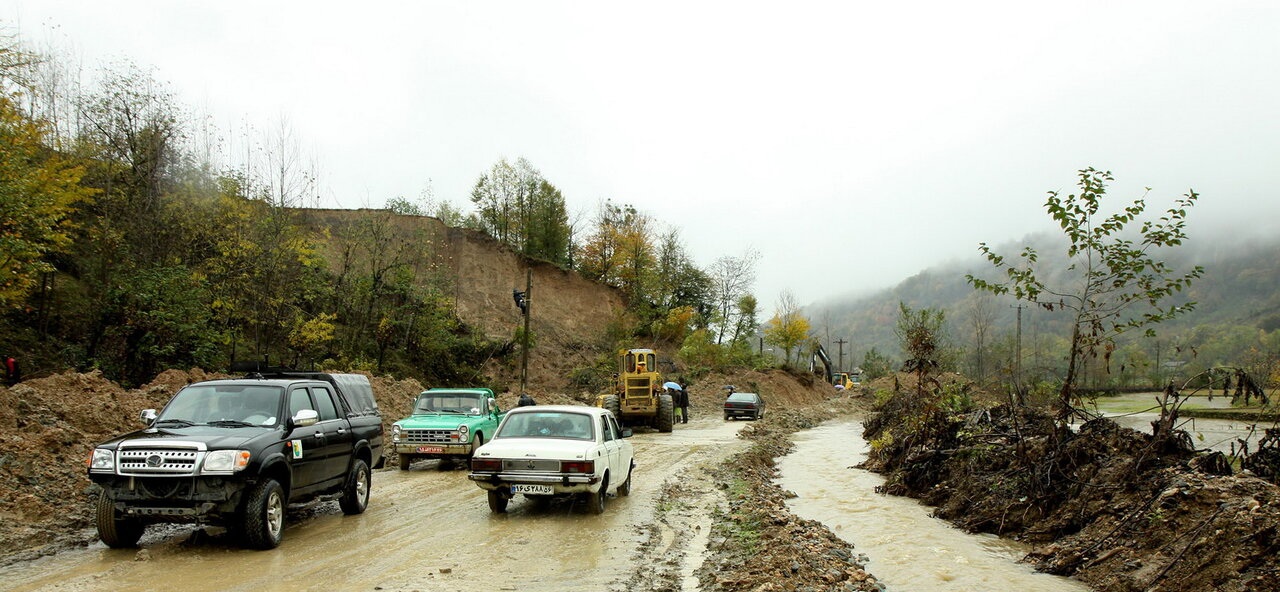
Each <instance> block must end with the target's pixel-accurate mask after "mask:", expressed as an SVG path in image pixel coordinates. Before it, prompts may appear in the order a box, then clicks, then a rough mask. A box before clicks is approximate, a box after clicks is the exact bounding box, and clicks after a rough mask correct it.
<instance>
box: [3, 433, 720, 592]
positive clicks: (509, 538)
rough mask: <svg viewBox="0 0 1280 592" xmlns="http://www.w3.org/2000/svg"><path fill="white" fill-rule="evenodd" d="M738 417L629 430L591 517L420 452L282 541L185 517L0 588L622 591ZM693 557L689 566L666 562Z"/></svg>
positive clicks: (32, 566) (56, 561) (319, 510)
mask: <svg viewBox="0 0 1280 592" xmlns="http://www.w3.org/2000/svg"><path fill="white" fill-rule="evenodd" d="M740 427H741V424H739V423H738V422H730V423H725V422H722V421H720V418H718V417H716V418H714V419H711V418H703V419H701V420H699V419H697V418H695V420H694V421H691V422H690V423H689V424H687V425H680V426H678V427H677V429H676V431H675V432H673V433H670V434H659V433H652V432H649V433H637V434H636V435H635V436H634V437H633V438H631V440H630V441H631V442H632V444H633V445H634V446H635V448H636V462H637V468H636V472H635V474H634V481H633V488H632V491H631V495H629V496H627V497H612V498H610V499H609V500H608V505H607V508H606V509H605V512H604V514H603V515H599V516H593V515H590V514H588V513H587V512H586V511H585V509H584V508H582V507H581V506H577V507H575V506H573V505H572V504H552V505H549V506H547V507H538V506H536V505H534V504H531V503H529V501H528V500H524V499H516V500H513V501H512V503H511V505H510V507H509V508H508V512H507V513H506V514H492V513H490V511H489V508H488V504H487V501H486V499H485V495H484V491H483V490H481V489H480V488H479V487H477V486H476V485H475V484H474V483H472V482H471V481H469V480H468V479H467V474H466V471H464V470H440V469H439V468H438V466H437V463H436V462H434V461H426V462H419V463H417V464H415V465H414V466H413V468H412V469H411V470H409V471H399V470H395V469H391V470H381V471H375V473H374V477H373V490H372V496H371V499H370V503H369V509H368V511H366V512H365V513H364V514H362V515H359V516H343V515H342V513H341V512H340V511H339V510H338V508H337V504H336V503H329V504H323V505H321V506H318V507H313V508H311V509H309V510H307V511H304V512H293V513H291V514H290V516H289V519H288V521H287V523H286V529H285V534H284V541H283V542H282V544H281V545H280V547H279V548H278V549H274V550H271V551H251V550H246V549H243V548H240V547H239V546H238V545H237V544H236V542H235V541H232V540H229V538H228V537H227V536H226V535H225V533H224V532H223V531H222V530H221V529H217V528H210V529H208V531H207V535H206V536H201V537H198V538H193V536H192V533H193V532H195V531H194V529H193V528H192V527H185V526H184V527H167V528H165V527H161V528H155V527H153V528H151V529H148V531H147V534H146V536H144V538H143V540H142V542H141V549H140V550H112V549H108V548H106V547H105V546H103V545H102V544H101V543H96V544H94V545H92V546H90V547H88V548H84V549H76V550H72V551H66V552H63V553H59V554H57V555H54V556H51V557H45V558H42V559H38V560H35V561H28V562H22V563H16V564H13V565H10V566H7V567H4V568H0V589H2V590H14V591H36V590H40V591H44V590H59V591H73V592H81V591H97V590H116V591H125V590H128V591H133V590H140V591H146V590H156V591H165V592H168V591H170V590H183V591H192V592H199V591H204V590H210V591H212V590H230V591H240V590H243V591H253V592H267V591H276V590H279V591H286V590H287V591H295V590H326V591H330V590H375V589H376V590H386V591H409V590H421V591H434V590H520V591H526V590H529V591H535V592H540V591H550V590H556V591H559V590H610V589H617V588H618V587H619V583H620V582H625V581H627V580H628V579H630V578H632V577H633V574H634V573H636V572H637V571H639V570H649V571H652V567H653V565H655V563H656V562H657V561H658V560H659V559H663V558H661V557H660V558H656V559H655V558H653V557H649V558H641V559H637V555H638V551H637V549H642V550H643V549H646V548H652V549H653V553H657V554H659V555H662V554H663V553H666V552H667V551H668V550H670V549H674V548H675V547H677V546H681V545H683V544H684V543H683V541H680V540H675V539H674V537H672V536H670V535H669V534H666V533H661V532H660V533H659V535H660V538H662V539H668V538H670V539H672V540H666V541H664V540H659V541H651V540H650V538H651V537H652V535H651V534H650V533H651V532H652V528H651V525H652V523H653V511H654V508H655V507H656V506H657V504H658V502H659V501H660V499H659V498H660V494H661V489H662V485H663V483H664V482H665V481H667V480H668V479H671V478H672V475H677V474H681V473H683V472H686V471H688V472H690V473H696V472H698V470H696V469H693V468H692V467H695V466H699V465H700V464H707V463H718V462H721V460H722V459H723V458H726V457H727V456H728V455H729V454H732V453H733V452H734V451H736V450H739V449H741V448H742V447H743V443H742V441H741V440H739V439H738V438H737V437H736V432H737V430H738V429H739V428H740ZM709 515H710V513H709V512H707V516H709ZM709 520H710V518H709V517H708V518H707V519H706V521H707V524H705V525H702V529H703V530H709V526H710V522H709ZM696 559H697V558H694V557H685V558H682V561H683V562H692V561H695V560H696ZM677 563H679V562H677ZM693 568H696V563H692V564H690V565H674V566H673V567H672V569H676V570H680V571H681V572H689V571H691V570H692V569H693Z"/></svg>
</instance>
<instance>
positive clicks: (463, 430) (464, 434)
mask: <svg viewBox="0 0 1280 592" xmlns="http://www.w3.org/2000/svg"><path fill="white" fill-rule="evenodd" d="M470 429H471V428H469V427H467V426H466V425H465V424H464V425H460V426H458V433H459V434H462V437H463V438H466V437H467V431H469V430H470Z"/></svg>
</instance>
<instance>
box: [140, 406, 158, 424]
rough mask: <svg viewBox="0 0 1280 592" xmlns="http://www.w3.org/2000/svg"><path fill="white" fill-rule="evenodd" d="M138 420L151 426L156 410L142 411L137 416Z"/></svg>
mask: <svg viewBox="0 0 1280 592" xmlns="http://www.w3.org/2000/svg"><path fill="white" fill-rule="evenodd" d="M138 420H139V421H141V422H142V423H144V424H146V425H151V424H152V423H154V422H155V421H156V410H155V409H143V410H142V412H141V413H139V414H138Z"/></svg>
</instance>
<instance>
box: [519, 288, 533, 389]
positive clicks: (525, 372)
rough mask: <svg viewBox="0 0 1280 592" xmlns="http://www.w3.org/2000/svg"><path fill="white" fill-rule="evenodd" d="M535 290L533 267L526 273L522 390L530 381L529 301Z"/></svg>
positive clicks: (521, 360) (521, 361)
mask: <svg viewBox="0 0 1280 592" xmlns="http://www.w3.org/2000/svg"><path fill="white" fill-rule="evenodd" d="M532 292H533V268H532V267H530V268H528V269H526V270H525V274H524V335H523V337H524V345H523V346H522V347H521V348H520V349H521V354H520V392H521V393H523V392H526V391H525V388H526V387H527V386H528V383H529V301H530V300H531V298H530V295H531V293H532Z"/></svg>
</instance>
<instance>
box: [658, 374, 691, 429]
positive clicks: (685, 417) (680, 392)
mask: <svg viewBox="0 0 1280 592" xmlns="http://www.w3.org/2000/svg"><path fill="white" fill-rule="evenodd" d="M662 388H665V389H667V392H668V393H671V399H672V400H673V401H674V402H675V407H676V409H679V410H680V423H689V393H687V392H685V390H684V386H683V385H681V384H680V383H678V382H675V381H667V382H666V383H664V384H663V385H662Z"/></svg>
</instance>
